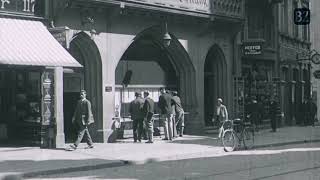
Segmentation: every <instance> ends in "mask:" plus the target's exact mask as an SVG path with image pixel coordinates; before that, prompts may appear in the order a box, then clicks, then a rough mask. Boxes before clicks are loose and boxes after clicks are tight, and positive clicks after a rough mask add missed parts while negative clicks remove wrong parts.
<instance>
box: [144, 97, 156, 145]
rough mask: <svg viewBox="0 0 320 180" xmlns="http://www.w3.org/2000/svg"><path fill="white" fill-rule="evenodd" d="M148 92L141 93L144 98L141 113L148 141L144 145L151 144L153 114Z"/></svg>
mask: <svg viewBox="0 0 320 180" xmlns="http://www.w3.org/2000/svg"><path fill="white" fill-rule="evenodd" d="M149 94H150V93H149V92H148V91H145V92H144V93H143V97H144V98H145V101H144V104H143V108H142V109H143V113H144V117H145V119H146V126H147V134H148V141H147V142H146V143H153V121H154V119H153V114H154V101H153V100H152V99H151V98H150V97H149Z"/></svg>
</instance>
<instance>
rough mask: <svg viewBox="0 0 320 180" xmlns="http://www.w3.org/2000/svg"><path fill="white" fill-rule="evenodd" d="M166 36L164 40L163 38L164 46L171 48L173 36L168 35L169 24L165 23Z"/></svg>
mask: <svg viewBox="0 0 320 180" xmlns="http://www.w3.org/2000/svg"><path fill="white" fill-rule="evenodd" d="M164 26H165V27H164V28H165V29H164V30H165V31H164V32H165V33H164V35H163V38H162V40H163V44H164V46H165V47H169V46H170V43H171V36H170V34H169V33H168V25H167V22H165V23H164Z"/></svg>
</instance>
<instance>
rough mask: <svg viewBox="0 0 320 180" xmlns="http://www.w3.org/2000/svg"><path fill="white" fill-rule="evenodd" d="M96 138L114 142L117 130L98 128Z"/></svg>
mask: <svg viewBox="0 0 320 180" xmlns="http://www.w3.org/2000/svg"><path fill="white" fill-rule="evenodd" d="M96 138H97V139H96V141H97V142H102V143H114V142H116V140H117V131H115V130H112V129H98V130H97V137H96Z"/></svg>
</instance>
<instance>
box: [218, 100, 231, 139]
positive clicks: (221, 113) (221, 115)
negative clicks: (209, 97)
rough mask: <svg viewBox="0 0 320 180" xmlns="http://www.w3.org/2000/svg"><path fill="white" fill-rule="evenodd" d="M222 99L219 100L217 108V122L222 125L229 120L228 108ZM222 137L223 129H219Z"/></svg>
mask: <svg viewBox="0 0 320 180" xmlns="http://www.w3.org/2000/svg"><path fill="white" fill-rule="evenodd" d="M222 102H223V101H222V99H221V98H218V100H217V107H216V121H217V122H218V123H219V124H222V123H223V122H224V121H225V120H228V110H227V107H226V106H225V105H224V104H222ZM221 136H222V127H220V129H219V138H221Z"/></svg>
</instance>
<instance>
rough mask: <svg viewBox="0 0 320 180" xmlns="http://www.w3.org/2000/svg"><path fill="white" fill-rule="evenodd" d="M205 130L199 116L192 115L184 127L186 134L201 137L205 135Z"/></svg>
mask: <svg viewBox="0 0 320 180" xmlns="http://www.w3.org/2000/svg"><path fill="white" fill-rule="evenodd" d="M185 118H186V117H185ZM203 129H204V122H201V120H200V118H199V116H198V115H191V116H189V117H187V118H186V120H185V127H184V133H185V134H194V135H200V134H203Z"/></svg>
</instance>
